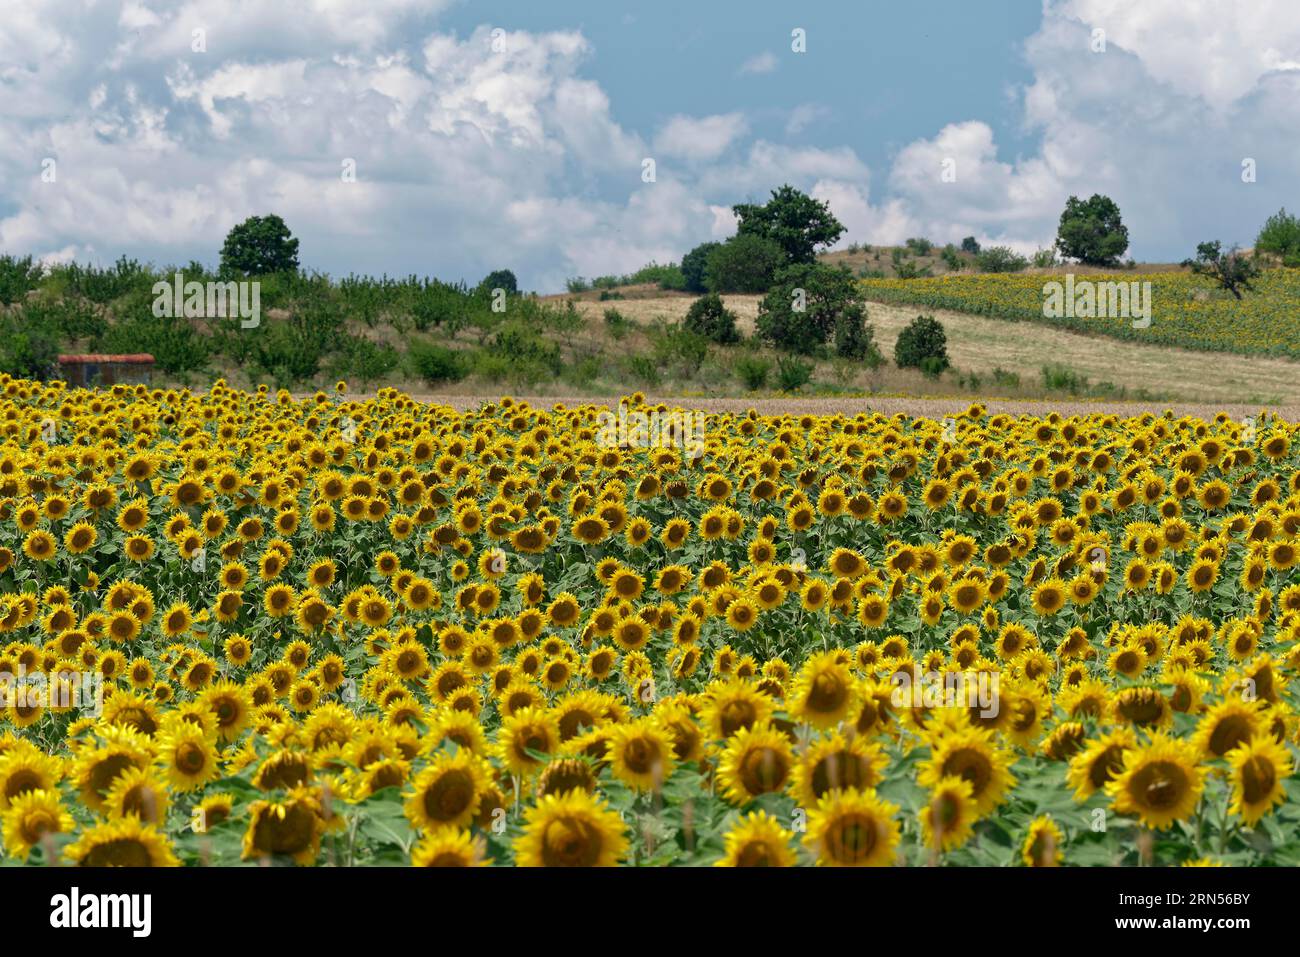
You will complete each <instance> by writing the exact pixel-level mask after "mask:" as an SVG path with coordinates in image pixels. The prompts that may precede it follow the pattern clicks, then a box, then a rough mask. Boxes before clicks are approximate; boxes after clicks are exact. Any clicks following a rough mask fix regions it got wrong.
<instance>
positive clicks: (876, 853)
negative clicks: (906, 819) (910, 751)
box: [804, 789, 899, 867]
mask: <svg viewBox="0 0 1300 957" xmlns="http://www.w3.org/2000/svg"><path fill="white" fill-rule="evenodd" d="M897 813H898V807H897V806H896V805H894V804H890V803H889V802H888V801H884V800H881V799H880V798H879V797H877V795H876V792H875V791H870V790H868V791H858V790H856V789H849V790H847V791H834V792H832V793H831V794H829V795H827V796H826V797H824V798H822V800H821V801H819V802H818V804H817V807H816V808H814V809H812V811H811V812H810V813H809V815H808V833H807V834H806V835H805V836H804V843H805V844H806V845H807V846H808V848H809V849H810V850H812V852H813V853H814V854H816V856H817V863H818V864H824V865H830V866H836V867H882V866H886V865H889V864H891V863H893V858H894V848H895V847H896V846H897V844H898V838H899V828H898V820H897V818H896V815H897Z"/></svg>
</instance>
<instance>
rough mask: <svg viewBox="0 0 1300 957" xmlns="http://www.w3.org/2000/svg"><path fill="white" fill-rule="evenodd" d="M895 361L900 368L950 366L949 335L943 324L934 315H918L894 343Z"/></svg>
mask: <svg viewBox="0 0 1300 957" xmlns="http://www.w3.org/2000/svg"><path fill="white" fill-rule="evenodd" d="M894 363H895V364H896V365H897V366H898V367H899V368H900V369H906V368H914V369H926V370H927V371H928V370H930V369H933V370H936V371H942V370H944V369H946V368H948V337H947V335H946V334H945V333H944V331H943V324H942V323H940V322H939V320H937V319H935V318H934V317H933V316H917V317H916V318H915V319H913V320H912V321H911V322H909V323H908V324H907V326H906V327H905V328H904V329H903V331H902V332H900V333H899V334H898V340H897V341H896V342H895V343H894Z"/></svg>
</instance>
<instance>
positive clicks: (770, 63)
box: [738, 50, 777, 76]
mask: <svg viewBox="0 0 1300 957" xmlns="http://www.w3.org/2000/svg"><path fill="white" fill-rule="evenodd" d="M776 66H777V59H776V54H775V53H772V52H771V51H770V50H765V51H764V52H762V53H758V54H755V55H754V56H752V57H750V58H749V59H748V60H746V61H745V62H744V63H742V64H741V65H740V70H739V71H738V72H739V73H740V74H742V75H753V76H757V75H760V74H763V73H771V72H772V71H773V70H775V69H776Z"/></svg>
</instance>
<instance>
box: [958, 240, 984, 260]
mask: <svg viewBox="0 0 1300 957" xmlns="http://www.w3.org/2000/svg"><path fill="white" fill-rule="evenodd" d="M961 251H962V252H964V253H970V254H971V255H973V256H978V255H979V251H980V243H979V240H978V239H976V238H975V237H974V236H967V237H966V238H965V239H963V240H962V241H961Z"/></svg>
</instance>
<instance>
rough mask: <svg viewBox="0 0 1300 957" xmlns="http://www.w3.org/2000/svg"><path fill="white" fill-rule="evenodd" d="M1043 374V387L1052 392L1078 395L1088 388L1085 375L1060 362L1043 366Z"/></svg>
mask: <svg viewBox="0 0 1300 957" xmlns="http://www.w3.org/2000/svg"><path fill="white" fill-rule="evenodd" d="M1041 374H1042V377H1043V388H1045V389H1047V390H1049V391H1051V392H1069V393H1070V394H1071V395H1077V394H1079V393H1080V392H1085V391H1087V389H1088V379H1087V378H1086V377H1085V376H1081V375H1079V373H1077V372H1075V371H1074V370H1073V369H1071V368H1070V367H1069V366H1065V365H1061V364H1060V363H1049V364H1048V365H1045V366H1043V368H1042V370H1041Z"/></svg>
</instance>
